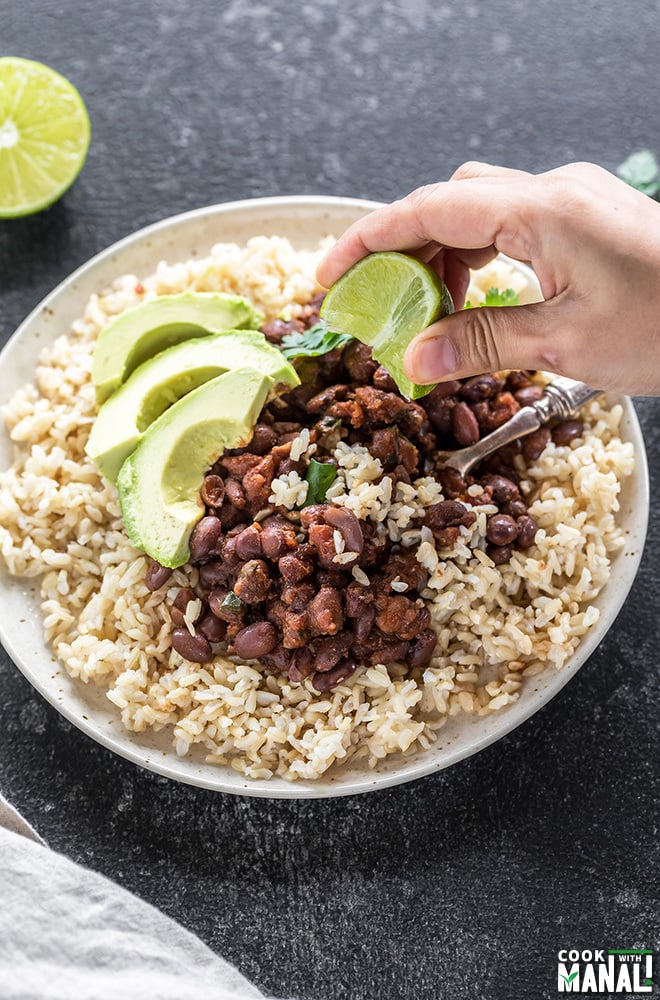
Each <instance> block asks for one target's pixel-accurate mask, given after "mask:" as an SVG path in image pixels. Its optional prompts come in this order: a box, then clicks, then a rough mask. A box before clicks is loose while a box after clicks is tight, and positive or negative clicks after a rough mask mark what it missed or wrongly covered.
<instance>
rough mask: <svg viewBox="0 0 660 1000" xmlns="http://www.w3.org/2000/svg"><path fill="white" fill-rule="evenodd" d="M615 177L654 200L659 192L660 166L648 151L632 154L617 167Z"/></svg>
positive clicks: (642, 150) (643, 150)
mask: <svg viewBox="0 0 660 1000" xmlns="http://www.w3.org/2000/svg"><path fill="white" fill-rule="evenodd" d="M616 172H617V176H618V177H620V178H621V180H622V181H625V182H626V184H630V186H631V187H634V188H636V189H637V191H641V192H642V194H648V195H649V196H650V197H651V198H655V197H656V196H657V195H658V193H659V192H660V166H658V161H657V160H656V158H655V156H654V155H653V153H652V152H651V150H650V149H640V150H638V151H637V152H636V153H632V154H631V155H630V156H629V157H628V159H627V160H624V162H623V163H622V164H620V166H619V167H617V171H616Z"/></svg>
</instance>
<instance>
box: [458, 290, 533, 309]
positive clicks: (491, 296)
mask: <svg viewBox="0 0 660 1000" xmlns="http://www.w3.org/2000/svg"><path fill="white" fill-rule="evenodd" d="M478 304H479V305H483V306H517V305H520V299H519V297H518V293H517V292H514V290H513V288H505V289H504V291H500V289H499V288H489V289H488V291H487V292H486V298H485V299H484V301H483V302H480V303H478ZM476 305H477V303H476V302H466V303H465V306H464V307H463V308H464V309H474V308H475V306H476Z"/></svg>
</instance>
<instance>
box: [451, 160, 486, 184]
mask: <svg viewBox="0 0 660 1000" xmlns="http://www.w3.org/2000/svg"><path fill="white" fill-rule="evenodd" d="M491 170H492V167H490V166H489V165H488V164H487V163H482V162H481V161H480V160H466V161H465V163H461V165H460V167H457V168H456V170H455V171H454V173H453V174H452V175H451V178H450V180H452V181H461V180H465V179H466V178H469V177H483V175H484V174H486V173H489V172H490V171H491Z"/></svg>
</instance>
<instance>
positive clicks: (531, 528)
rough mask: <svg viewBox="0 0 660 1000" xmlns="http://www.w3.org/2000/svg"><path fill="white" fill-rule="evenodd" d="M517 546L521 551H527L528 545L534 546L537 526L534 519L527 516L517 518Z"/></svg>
mask: <svg viewBox="0 0 660 1000" xmlns="http://www.w3.org/2000/svg"><path fill="white" fill-rule="evenodd" d="M517 525H518V538H517V541H518V545H519V546H520V547H521V549H528V548H529V547H530V545H533V544H534V539H535V537H536V532H537V530H538V529H537V526H536V521H535V520H534V518H532V517H530V516H529V515H528V514H524V515H523V516H522V517H519V518H518V521H517Z"/></svg>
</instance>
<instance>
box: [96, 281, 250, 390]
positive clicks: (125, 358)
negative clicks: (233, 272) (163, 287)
mask: <svg viewBox="0 0 660 1000" xmlns="http://www.w3.org/2000/svg"><path fill="white" fill-rule="evenodd" d="M263 319H264V317H263V314H262V313H260V312H259V311H258V310H257V309H254V307H253V306H252V305H250V303H249V302H248V301H247V299H243V298H241V297H240V296H238V295H225V294H224V293H222V292H181V293H180V294H179V295H161V296H159V297H158V298H156V299H150V300H149V301H148V302H142V303H140V305H138V306H133V308H132V309H126V310H125V311H124V312H123V313H120V314H119V315H118V316H115V318H114V319H111V320H110V322H109V323H108V324H107V326H104V327H103V329H102V330H101V332H100V334H99V336H98V340H97V342H96V347H95V348H94V357H93V362H92V379H93V381H94V385H95V387H96V401H97V403H98V404H99V405H100V404H101V403H104V402H105V401H106V399H107V398H108V396H110V394H111V393H112V392H114V390H115V389H116V388H117V386H118V385H120V383H121V382H123V381H124V380H125V379H126V378H128V376H129V375H130V374H131V372H132V371H134V370H135V369H136V368H137V367H138V366H139V365H141V364H142V363H143V362H144V361H147V360H148V359H149V358H152V357H153V356H154V354H158V353H159V352H160V351H162V350H164V349H165V348H166V347H171V346H172V345H173V344H178V343H180V342H181V341H182V340H189V339H190V338H191V337H202V336H204V335H205V334H208V333H220V331H221V330H235V329H239V328H243V329H245V328H252V329H254V328H255V327H260V326H261V324H262V323H263Z"/></svg>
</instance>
